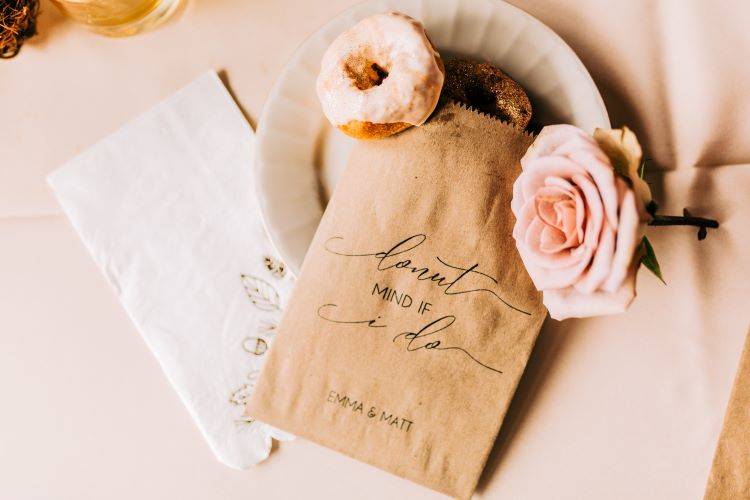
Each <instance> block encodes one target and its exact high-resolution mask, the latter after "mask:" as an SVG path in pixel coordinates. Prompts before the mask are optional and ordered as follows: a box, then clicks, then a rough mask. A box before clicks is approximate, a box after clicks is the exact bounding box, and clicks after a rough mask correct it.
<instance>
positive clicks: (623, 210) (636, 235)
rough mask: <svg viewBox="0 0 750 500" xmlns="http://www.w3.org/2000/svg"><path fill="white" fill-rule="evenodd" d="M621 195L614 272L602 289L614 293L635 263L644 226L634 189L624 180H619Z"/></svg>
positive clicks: (613, 261)
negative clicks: (641, 222) (633, 262)
mask: <svg viewBox="0 0 750 500" xmlns="http://www.w3.org/2000/svg"><path fill="white" fill-rule="evenodd" d="M617 180H618V181H619V182H618V185H617V187H618V191H619V194H620V200H621V201H620V214H619V215H620V217H619V218H620V225H619V226H618V227H617V243H616V248H615V254H614V258H613V260H612V270H611V271H610V275H609V277H608V278H607V280H606V281H605V282H604V284H603V285H602V289H603V290H605V291H609V292H612V291H614V290H617V289H618V288H619V287H620V285H621V284H622V282H623V280H624V279H625V277H626V275H627V274H628V271H629V269H630V267H631V263H632V261H633V256H634V254H635V251H636V248H637V247H638V244H639V242H640V233H641V231H642V229H643V228H642V226H641V224H640V219H639V216H638V209H637V207H636V197H635V193H634V192H633V190H632V189H630V187H629V186H628V185H627V184H626V183H625V181H623V180H622V179H617Z"/></svg>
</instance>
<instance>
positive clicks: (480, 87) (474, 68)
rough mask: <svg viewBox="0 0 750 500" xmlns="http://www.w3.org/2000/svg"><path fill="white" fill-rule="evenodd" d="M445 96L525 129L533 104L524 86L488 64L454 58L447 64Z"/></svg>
mask: <svg viewBox="0 0 750 500" xmlns="http://www.w3.org/2000/svg"><path fill="white" fill-rule="evenodd" d="M445 69H446V76H445V86H444V88H443V96H444V97H445V98H447V99H452V100H454V101H458V102H461V103H464V104H467V105H469V106H471V107H473V108H475V109H477V110H479V111H482V112H483V113H487V114H489V115H492V116H495V117H497V118H500V119H501V120H504V121H507V122H509V123H510V124H511V125H513V126H515V127H516V128H519V129H524V128H526V126H527V125H528V124H529V121H530V120H531V102H529V97H528V96H527V95H526V92H524V90H523V87H521V86H520V85H519V84H518V83H516V82H515V81H514V80H513V79H512V78H511V77H509V76H508V75H506V74H505V73H503V72H502V71H501V70H500V69H498V68H496V67H495V66H493V65H491V64H489V63H483V62H475V61H467V60H464V59H451V60H448V61H446V63H445Z"/></svg>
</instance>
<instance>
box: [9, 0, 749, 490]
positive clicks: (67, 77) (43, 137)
mask: <svg viewBox="0 0 750 500" xmlns="http://www.w3.org/2000/svg"><path fill="white" fill-rule="evenodd" d="M350 3H352V2H349V1H347V0H335V1H331V0H329V1H325V2H307V1H302V0H300V1H278V2H271V1H268V2H260V1H248V0H210V1H209V0H191V1H190V2H189V4H188V6H187V8H186V9H185V10H184V12H182V15H181V16H180V17H179V18H178V19H176V20H174V21H172V22H170V23H169V24H168V25H167V26H164V27H162V28H161V29H159V30H158V31H155V32H153V33H148V34H144V35H142V36H139V37H136V38H132V39H118V40H110V39H105V38H101V37H99V36H96V35H93V34H89V33H88V32H86V31H85V30H83V29H82V28H80V27H78V26H76V25H74V24H72V23H70V22H68V21H66V20H64V19H62V18H61V17H60V16H59V15H58V14H57V13H56V12H55V10H54V9H53V7H52V6H51V5H49V4H48V3H47V2H42V11H43V12H42V16H41V18H40V31H41V35H40V36H39V37H37V38H36V39H34V40H33V41H32V42H31V43H29V44H27V46H25V47H24V48H23V50H22V52H21V54H20V55H19V56H18V57H17V58H16V59H14V60H11V61H0V110H1V111H0V113H2V115H1V116H2V119H1V120H0V152H2V160H1V161H0V395H2V402H1V403H0V497H1V498H19V499H26V498H56V499H57V498H60V499H87V498H92V499H93V498H117V499H119V498H122V499H126V498H127V499H129V498H144V499H151V498H154V499H156V498H180V499H183V500H187V499H203V498H224V499H234V498H236V499H251V498H252V499H255V498H258V499H266V498H355V497H356V498H436V497H439V495H437V494H436V493H432V492H430V491H429V490H426V489H424V488H421V487H419V486H416V485H413V484H411V483H408V482H406V481H404V480H401V479H398V478H396V477H393V476H390V475H388V474H387V473H384V472H381V471H379V470H376V469H373V468H371V467H369V466H366V465H363V464H360V463H358V462H356V461H354V460H351V459H349V458H346V457H343V456H341V455H338V454H336V453H333V452H331V451H328V450H325V449H323V448H320V447H318V446H316V445H313V444H310V443H307V442H305V441H301V440H298V441H296V442H293V443H283V444H282V445H281V446H280V447H279V448H278V449H277V450H276V451H275V452H274V453H273V454H272V456H271V458H270V459H269V460H268V462H266V463H264V464H262V465H260V466H259V467H257V468H255V469H252V470H249V471H235V470H231V469H228V468H226V467H224V466H223V465H221V464H219V463H218V462H217V461H216V460H214V458H213V456H212V454H211V452H210V450H209V449H208V447H207V446H206V445H205V444H204V442H203V440H202V438H201V436H200V435H199V433H198V431H197V429H196V427H195V426H194V425H193V423H192V421H191V420H190V417H189V416H188V414H187V412H186V411H185V410H184V408H183V407H182V405H181V403H180V402H179V400H178V399H177V396H176V394H175V393H174V392H173V391H172V389H171V388H170V387H169V385H168V383H167V381H166V379H165V378H164V377H163V376H162V374H161V372H160V370H159V367H158V366H157V363H156V361H155V360H154V358H153V357H152V356H151V354H150V353H149V351H148V349H147V347H146V345H145V344H144V343H143V342H142V341H141V339H140V338H139V336H138V334H137V332H136V331H135V329H134V327H133V326H132V325H131V324H130V322H129V320H128V318H127V317H126V315H125V313H124V311H123V310H122V308H121V307H120V305H119V304H118V302H117V299H116V297H115V296H114V294H113V292H112V291H111V290H110V289H109V287H108V286H107V284H106V282H105V280H104V278H103V277H102V276H101V275H100V273H99V271H98V269H97V268H96V267H95V265H94V263H93V261H91V259H90V258H89V256H88V255H87V253H86V251H85V249H84V248H83V246H82V244H81V243H80V241H79V240H78V237H77V236H76V234H75V233H74V232H73V230H72V229H71V227H70V226H69V225H68V222H67V220H66V219H65V218H64V217H63V216H62V215H61V213H60V209H59V207H58V206H57V204H56V203H55V201H54V199H53V197H52V195H51V192H50V190H49V189H48V187H47V186H46V184H45V182H44V177H45V175H46V174H47V173H48V172H50V171H51V170H53V169H54V168H55V167H56V166H57V165H59V164H61V163H62V162H63V161H65V160H68V159H69V158H71V157H72V156H74V155H75V154H77V153H79V152H80V151H82V150H83V149H85V148H86V147H87V146H89V145H91V144H93V143H94V142H96V141H97V140H98V139H100V138H102V137H103V136H104V135H106V134H107V133H108V132H111V131H113V130H115V129H116V128H117V127H119V126H120V125H121V124H122V123H123V122H125V121H127V120H128V119H130V118H133V117H134V116H136V115H138V114H140V113H141V112H143V111H145V110H146V109H148V108H150V107H151V106H152V105H154V104H155V103H156V102H158V101H159V100H160V99H162V98H163V97H165V96H167V95H169V94H170V93H172V92H173V91H175V90H176V89H178V88H179V87H181V86H183V85H185V84H186V83H188V82H190V81H191V80H192V79H193V78H195V77H196V76H198V75H200V74H202V73H203V72H205V71H206V70H207V69H210V68H215V69H217V70H223V73H222V75H223V77H224V79H225V82H226V83H227V84H228V85H229V87H230V88H231V90H232V92H233V93H234V95H235V96H236V98H237V100H238V102H239V103H240V104H241V105H242V107H243V108H244V110H245V112H246V114H247V116H248V118H249V119H250V120H251V122H252V121H253V120H255V119H257V117H258V116H259V114H260V111H261V108H262V105H263V101H264V99H265V96H266V93H267V92H268V90H269V88H270V86H271V85H272V83H273V81H274V79H275V77H276V75H277V74H278V73H279V71H280V70H281V68H282V66H283V64H284V62H285V61H286V60H287V58H288V57H289V56H290V54H291V53H292V51H293V50H294V48H295V47H296V46H297V45H298V44H299V43H300V42H301V41H302V40H303V39H304V38H305V37H306V36H307V35H308V34H310V33H311V32H313V31H314V30H315V29H316V28H317V27H318V26H320V25H322V24H323V23H324V22H325V21H327V20H328V19H329V18H330V17H331V16H333V15H334V14H335V13H337V12H339V11H341V10H342V9H344V8H345V7H347V6H348V5H349V4H350ZM512 3H515V4H517V5H519V6H520V7H522V8H524V9H526V10H527V11H529V12H530V13H532V14H533V15H535V16H537V17H538V18H539V19H541V20H542V21H544V22H545V23H547V24H549V25H550V26H551V27H552V28H553V29H555V30H556V31H557V32H558V33H559V34H560V35H561V36H562V37H563V38H564V39H565V40H566V41H567V42H568V43H569V44H570V45H571V46H572V47H573V49H574V50H575V51H576V52H577V53H578V54H579V56H580V57H581V59H582V60H583V61H584V63H585V64H586V65H587V67H588V68H589V70H590V71H591V74H592V76H593V78H594V80H595V81H596V83H597V84H598V85H599V88H600V89H601V91H602V94H603V96H604V100H605V102H606V104H607V107H608V109H609V111H610V115H611V118H612V122H613V124H614V125H615V126H617V125H621V124H628V125H629V126H631V127H632V128H634V129H635V131H636V132H637V133H638V134H639V136H640V137H641V138H642V140H643V142H644V143H645V147H646V149H647V151H648V154H649V156H651V157H652V158H653V159H654V163H655V164H656V165H657V168H660V169H663V170H674V172H673V173H670V174H668V175H666V176H659V175H657V176H655V177H654V179H653V181H654V182H655V184H654V190H655V193H656V195H657V198H658V199H661V200H663V201H664V206H665V209H667V210H668V211H670V212H673V213H677V212H679V211H680V210H681V209H682V207H683V206H689V207H691V208H692V209H693V210H694V211H695V212H698V213H709V214H712V215H715V216H717V217H719V218H720V219H721V221H722V229H720V230H719V231H716V232H713V233H712V234H710V235H709V237H708V239H707V240H706V241H704V242H702V243H698V242H697V241H696V240H695V233H694V232H693V231H692V230H688V229H677V230H673V231H670V230H665V229H654V230H652V231H651V232H650V236H651V238H652V241H653V243H654V246H655V247H656V250H657V252H658V255H659V257H660V260H661V261H662V267H663V270H664V274H665V278H666V279H667V281H668V283H669V286H668V287H664V286H662V285H660V284H659V283H658V282H657V281H656V280H655V279H654V278H653V277H651V276H650V275H648V274H647V273H642V274H641V279H640V282H639V293H640V297H639V299H638V301H637V303H636V304H635V306H634V307H633V308H632V309H631V310H630V311H629V312H628V313H626V314H624V315H621V316H619V317H616V318H609V319H595V320H587V321H570V322H565V323H553V322H550V323H548V324H547V325H546V326H545V329H544V330H543V332H542V335H541V337H540V340H539V343H538V346H537V348H536V349H535V351H534V354H533V355H532V360H531V364H530V366H529V369H528V370H527V372H526V374H525V375H524V378H523V380H522V382H521V388H520V392H519V394H518V396H517V397H516V399H515V400H514V402H513V405H512V407H511V412H510V415H509V417H508V419H507V421H506V425H505V427H504V428H503V430H502V432H501V436H500V439H499V440H498V443H497V445H496V447H495V450H494V451H493V454H492V457H491V459H490V465H489V467H488V469H487V472H486V473H485V475H484V478H483V479H482V481H481V484H480V487H479V490H478V493H477V495H476V496H477V497H478V498H498V499H501V498H502V499H548V498H555V499H587V498H591V499H601V498H607V499H631V498H639V499H680V500H682V499H690V498H700V497H701V496H702V493H703V487H704V484H705V481H706V477H707V475H708V469H709V465H710V462H711V456H712V453H713V448H714V445H715V441H716V438H717V436H718V432H719V429H720V425H721V418H722V415H723V412H724V405H725V404H726V401H727V399H728V395H729V390H730V386H731V381H732V377H733V374H734V371H735V367H736V363H737V360H738V358H739V353H740V349H741V346H742V343H743V340H744V335H745V332H746V331H747V327H748V325H750V309H749V308H748V305H747V304H748V303H749V299H750V285H749V284H748V283H750V257H748V250H747V249H748V248H750V202H749V201H748V196H749V195H748V193H750V84H749V83H748V82H750V65H748V64H747V62H748V60H750V32H748V31H747V20H748V19H750V2H747V1H745V0H737V1H734V2H732V1H722V2H713V1H709V0H704V1H698V0H673V1H668V0H662V1H652V0H633V1H627V2H610V1H604V0H601V1H593V0H586V1H578V2H566V3H564V4H563V3H562V2H555V1H551V0H548V1H543V0H537V1H532V0H529V1H516V0H514V1H513V2H512ZM694 167H699V168H694Z"/></svg>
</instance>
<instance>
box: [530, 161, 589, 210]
mask: <svg viewBox="0 0 750 500" xmlns="http://www.w3.org/2000/svg"><path fill="white" fill-rule="evenodd" d="M585 173H586V170H585V169H584V168H583V167H581V166H580V165H576V164H575V163H573V162H572V161H571V160H570V159H568V158H565V157H562V156H544V157H539V158H535V159H533V160H531V161H530V162H528V165H527V167H526V170H524V172H523V174H522V175H521V176H520V177H519V180H521V193H522V194H523V197H524V199H526V200H528V199H530V198H532V197H534V196H536V193H537V191H539V189H540V188H542V187H543V186H545V183H546V180H547V179H548V178H550V177H562V178H564V179H570V178H572V177H573V176H574V175H585Z"/></svg>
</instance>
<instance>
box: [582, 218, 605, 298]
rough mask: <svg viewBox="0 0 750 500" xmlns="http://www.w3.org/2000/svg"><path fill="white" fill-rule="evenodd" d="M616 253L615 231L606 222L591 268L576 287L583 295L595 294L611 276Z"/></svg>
mask: <svg viewBox="0 0 750 500" xmlns="http://www.w3.org/2000/svg"><path fill="white" fill-rule="evenodd" d="M614 253H615V231H614V230H613V229H612V228H611V227H610V226H609V223H608V222H607V221H606V219H605V221H604V226H603V227H602V234H601V237H600V238H599V246H598V247H597V249H596V252H595V253H594V258H593V260H592V261H591V267H589V269H588V270H587V271H586V273H585V274H584V275H583V276H582V277H581V279H580V280H579V281H578V282H577V283H576V284H575V285H574V286H575V289H576V290H578V291H579V292H581V293H594V291H595V290H596V289H597V288H599V285H601V284H602V283H603V282H604V280H606V279H607V277H608V276H609V275H610V271H611V269H612V259H613V256H614Z"/></svg>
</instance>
